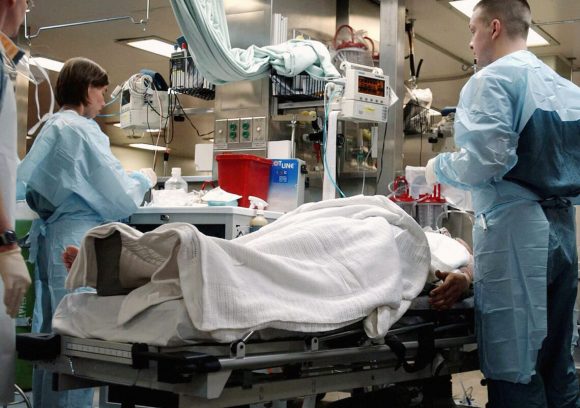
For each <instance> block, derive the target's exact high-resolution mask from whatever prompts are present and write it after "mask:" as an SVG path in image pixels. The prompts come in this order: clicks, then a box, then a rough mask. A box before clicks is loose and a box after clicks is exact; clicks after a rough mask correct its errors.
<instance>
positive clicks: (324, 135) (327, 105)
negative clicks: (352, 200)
mask: <svg viewBox="0 0 580 408" xmlns="http://www.w3.org/2000/svg"><path fill="white" fill-rule="evenodd" d="M330 85H332V86H333V87H334V86H335V84H331V83H327V84H326V85H325V87H324V126H323V128H322V162H323V165H324V169H325V171H324V173H325V174H326V175H327V176H328V179H329V180H330V182H331V183H332V185H333V186H334V188H335V190H336V191H338V193H339V194H340V196H341V197H343V198H344V197H346V195H345V194H344V193H343V192H342V190H341V189H340V187H338V185H337V184H336V181H335V180H334V178H333V177H332V176H331V175H330V174H328V163H327V161H326V139H327V126H328V116H329V114H330V106H331V105H332V100H333V99H334V96H335V95H336V94H337V92H338V93H340V92H341V91H336V90H333V91H332V93H331V94H330V97H329V99H328V101H327V99H326V94H327V91H328V88H329V87H330Z"/></svg>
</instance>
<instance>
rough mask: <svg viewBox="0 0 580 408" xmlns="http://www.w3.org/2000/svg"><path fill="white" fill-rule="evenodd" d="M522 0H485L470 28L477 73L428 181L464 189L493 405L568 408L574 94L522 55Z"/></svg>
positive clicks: (526, 12) (526, 23)
mask: <svg viewBox="0 0 580 408" xmlns="http://www.w3.org/2000/svg"><path fill="white" fill-rule="evenodd" d="M530 23H531V12H530V8H529V5H528V3H527V2H526V1H525V0H481V1H480V2H479V3H477V5H476V6H475V8H474V11H473V15H472V17H471V20H470V23H469V28H470V30H471V33H472V38H471V42H470V47H471V49H472V50H473V52H474V54H475V57H476V58H477V62H478V64H479V65H480V66H481V67H483V69H481V71H479V72H478V73H477V74H475V75H474V76H473V77H472V78H471V79H470V80H469V82H468V83H467V84H466V85H465V87H464V88H463V90H462V91H461V96H460V100H459V106H458V107H457V114H456V117H455V142H456V145H457V147H458V149H459V150H458V151H457V152H455V153H444V154H441V155H439V156H437V157H435V158H434V159H432V160H430V161H429V163H428V165H427V170H426V176H427V180H428V181H429V182H435V181H437V182H441V183H445V184H449V185H452V186H455V187H459V188H463V189H467V190H470V191H471V193H472V196H473V202H474V208H475V211H476V216H477V222H476V224H475V226H474V231H473V234H474V237H473V238H474V254H475V276H474V292H475V311H476V325H477V337H478V348H479V356H480V365H481V370H482V371H483V373H484V375H485V376H486V377H487V378H488V379H489V382H488V394H489V406H490V407H492V408H495V407H509V408H514V407H527V408H530V407H559V408H561V407H576V406H579V405H578V381H577V378H576V372H575V368H574V361H573V359H572V356H571V353H570V349H571V339H572V332H573V330H575V324H574V322H573V317H572V314H573V309H574V302H575V299H576V289H577V279H578V264H577V255H576V239H575V220H574V207H573V206H572V204H571V202H570V199H574V198H577V197H578V194H579V193H580V88H578V87H577V86H576V85H574V84H572V83H571V82H569V81H567V80H565V79H563V78H561V77H560V76H558V75H557V74H556V73H555V72H554V71H553V70H552V69H550V68H549V67H547V66H546V65H544V64H543V63H542V62H541V61H539V60H538V59H537V58H536V57H535V56H534V55H533V54H531V53H530V52H528V51H527V50H526V39H527V34H528V29H529V27H530Z"/></svg>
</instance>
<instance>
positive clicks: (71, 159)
mask: <svg viewBox="0 0 580 408" xmlns="http://www.w3.org/2000/svg"><path fill="white" fill-rule="evenodd" d="M18 180H19V181H22V182H24V183H26V186H27V194H26V195H27V201H28V203H29V205H30V206H31V208H32V209H33V210H35V211H36V212H37V213H38V214H39V216H40V219H38V220H35V221H34V222H33V225H32V229H31V233H30V237H31V251H30V260H31V261H33V262H34V263H35V282H34V284H35V293H36V302H35V305H34V315H33V324H32V329H33V332H36V333H46V332H48V333H50V332H51V331H52V324H51V323H52V315H53V313H54V310H55V308H56V306H57V305H58V303H59V302H60V300H61V299H62V298H63V296H64V295H65V294H66V293H67V290H66V289H65V287H64V284H65V279H66V276H67V271H66V269H65V266H64V264H63V261H62V259H61V255H62V253H63V251H64V249H65V248H66V246H68V245H76V246H80V244H81V240H82V238H83V236H84V235H85V233H86V232H87V231H88V230H89V229H91V228H93V227H95V226H97V225H100V224H102V223H104V222H107V221H115V220H119V219H121V218H125V217H128V216H129V215H131V214H132V213H134V212H135V210H136V209H137V207H138V205H139V204H140V203H141V201H142V200H143V196H144V194H145V192H146V191H147V190H148V189H149V187H150V182H149V179H148V178H147V177H146V176H144V175H143V174H141V173H138V172H133V173H130V174H127V173H126V172H125V171H124V170H123V168H122V167H121V164H120V163H119V161H118V160H117V159H116V158H115V157H114V156H113V154H112V153H111V149H110V146H109V139H108V137H107V136H106V135H105V134H104V133H103V132H102V131H101V129H100V128H99V126H98V124H97V123H96V122H95V121H93V120H91V119H87V118H85V117H82V116H80V115H79V114H78V113H76V112H75V111H72V110H65V111H61V112H59V113H57V114H55V115H54V116H53V117H51V118H50V119H49V120H48V121H47V122H46V124H45V125H44V127H43V129H42V131H41V132H40V134H39V135H38V137H37V138H36V140H35V142H34V145H33V146H32V148H31V150H30V152H29V153H28V154H27V155H26V157H25V158H24V160H23V161H22V162H21V163H20V165H19V166H18ZM48 374H50V373H48ZM37 377H38V376H37V375H36V373H35V387H34V388H35V389H34V393H35V398H34V399H35V407H40V406H45V407H49V406H56V405H58V406H90V403H91V402H90V400H91V398H92V393H91V394H87V393H85V394H84V395H83V394H82V392H81V394H80V395H79V392H77V391H75V392H67V393H59V395H53V393H51V392H50V385H49V384H48V381H49V377H50V376H49V375H48V376H44V377H46V378H44V379H37ZM40 382H42V383H43V386H42V389H41V386H40V385H39V384H38V383H40ZM49 394H50V395H49ZM57 400H58V401H59V402H56V401H57Z"/></svg>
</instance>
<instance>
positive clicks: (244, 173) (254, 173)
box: [216, 154, 272, 208]
mask: <svg viewBox="0 0 580 408" xmlns="http://www.w3.org/2000/svg"><path fill="white" fill-rule="evenodd" d="M216 160H217V163H218V184H219V186H220V187H221V188H222V189H223V190H225V191H227V192H228V193H233V194H238V195H241V196H242V198H240V200H239V206H240V207H246V208H247V207H249V205H250V200H249V196H254V197H258V198H261V199H262V200H264V201H268V189H269V188H270V167H272V160H269V159H264V158H263V157H258V156H254V155H251V154H219V155H217V156H216Z"/></svg>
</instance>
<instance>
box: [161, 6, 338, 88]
mask: <svg viewBox="0 0 580 408" xmlns="http://www.w3.org/2000/svg"><path fill="white" fill-rule="evenodd" d="M171 6H172V7H173V12H174V14H175V18H176V20H177V23H178V24H179V27H180V28H181V32H182V33H183V36H184V37H185V39H186V41H187V43H188V47H189V51H190V53H191V54H192V57H193V60H194V62H195V64H196V66H197V68H198V69H199V70H200V72H201V74H202V75H203V76H204V77H205V78H206V79H207V80H208V81H210V82H212V83H214V84H224V83H228V82H234V81H242V80H254V79H258V78H261V77H264V76H266V75H268V73H269V71H270V67H272V68H273V69H274V70H275V71H276V72H278V73H279V74H281V75H284V76H295V75H297V74H299V73H301V72H303V71H305V72H307V73H308V74H310V75H311V76H312V77H314V78H317V79H333V78H338V77H339V76H340V74H339V73H338V71H337V70H336V68H335V67H334V65H332V62H331V58H330V54H329V52H328V49H327V48H326V47H325V46H324V45H323V44H322V43H320V42H318V41H310V40H290V41H288V42H286V43H283V44H280V45H274V46H267V47H256V46H250V47H249V48H247V49H245V50H244V49H240V48H232V46H231V43H230V37H229V32H228V25H227V21H226V14H225V9H224V3H223V0H171Z"/></svg>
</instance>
